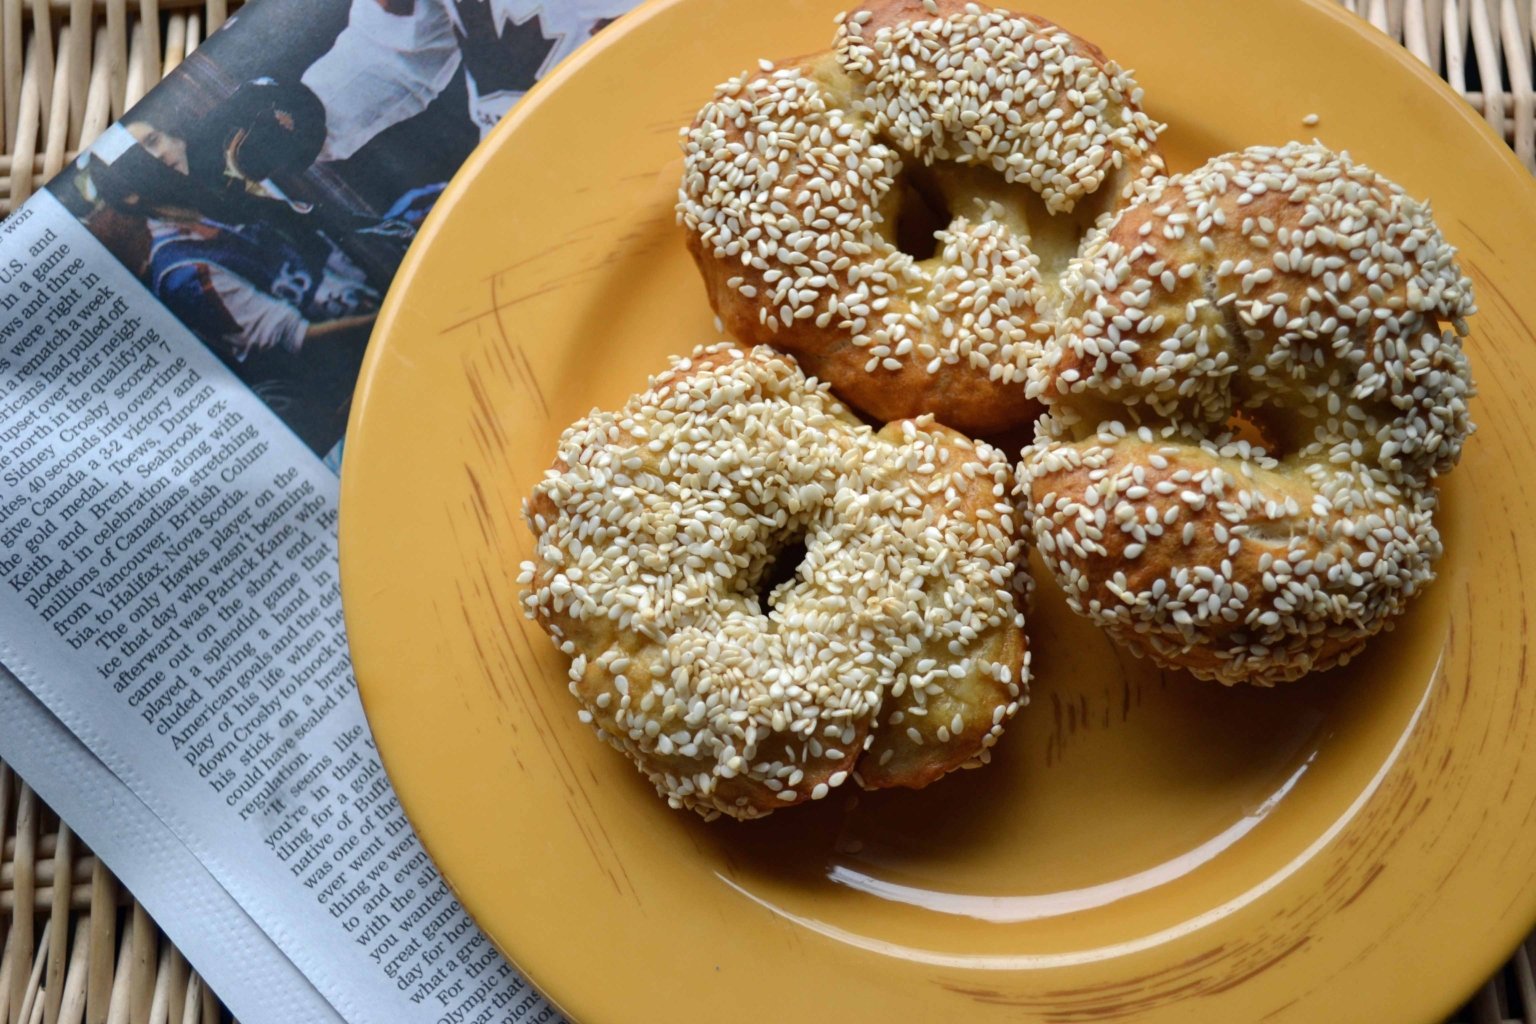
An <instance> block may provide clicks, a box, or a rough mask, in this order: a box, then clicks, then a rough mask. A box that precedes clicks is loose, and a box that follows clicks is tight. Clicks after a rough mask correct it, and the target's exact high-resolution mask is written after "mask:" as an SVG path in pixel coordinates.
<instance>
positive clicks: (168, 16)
mask: <svg viewBox="0 0 1536 1024" xmlns="http://www.w3.org/2000/svg"><path fill="white" fill-rule="evenodd" d="M1338 2H1340V3H1341V4H1342V5H1343V6H1345V7H1347V8H1348V9H1350V10H1351V11H1354V12H1355V13H1357V14H1359V15H1360V16H1362V17H1364V18H1367V19H1368V20H1369V21H1370V22H1371V24H1373V25H1375V26H1376V27H1377V28H1378V29H1380V30H1381V31H1383V32H1386V33H1387V34H1389V35H1390V36H1391V37H1392V38H1393V39H1396V40H1398V41H1400V42H1401V43H1403V45H1405V46H1406V47H1407V48H1408V49H1409V50H1410V51H1412V52H1413V53H1414V54H1415V55H1416V56H1417V57H1419V58H1420V59H1421V60H1423V61H1424V62H1425V63H1426V64H1428V65H1429V66H1430V67H1432V68H1433V69H1434V70H1435V71H1436V72H1437V73H1439V74H1440V75H1441V76H1442V77H1444V78H1445V79H1446V81H1448V82H1450V84H1451V85H1452V86H1453V87H1454V88H1455V89H1456V90H1457V92H1459V93H1461V94H1462V95H1464V96H1465V97H1466V98H1467V101H1468V102H1469V103H1471V104H1472V106H1473V107H1474V108H1475V109H1477V110H1478V111H1479V112H1480V113H1482V114H1483V115H1484V116H1485V117H1486V118H1487V119H1488V121H1489V123H1490V124H1492V125H1493V127H1494V129H1495V130H1496V131H1499V132H1501V133H1502V134H1503V135H1504V137H1505V138H1506V139H1507V140H1508V141H1509V143H1510V145H1511V146H1512V147H1513V148H1514V150H1515V152H1516V153H1517V154H1518V155H1519V157H1520V159H1521V160H1522V161H1524V163H1525V164H1526V166H1527V167H1529V168H1531V170H1532V171H1533V172H1536V87H1533V86H1536V83H1533V79H1532V65H1533V57H1536V53H1533V49H1532V46H1533V42H1536V36H1533V34H1532V33H1533V27H1536V26H1533V21H1536V0H1520V2H1517V0H1338ZM239 4H240V0H134V2H132V3H130V2H129V0H0V215H3V214H5V213H9V212H10V211H11V210H12V209H14V208H15V207H16V206H17V205H18V204H19V203H21V202H22V201H23V200H24V199H26V197H27V196H29V195H30V194H31V193H32V192H33V191H34V190H35V189H36V188H37V187H38V185H40V184H41V183H42V182H45V181H47V180H48V179H49V178H51V177H52V176H53V175H54V174H56V173H57V172H58V171H59V170H60V169H62V168H63V166H64V165H65V163H66V162H67V161H69V160H71V159H73V158H74V156H75V154H76V152H77V151H78V150H79V148H80V146H81V145H82V143H87V142H89V141H90V140H91V139H94V138H95V137H96V136H97V134H99V133H100V132H101V131H102V130H103V129H104V128H105V127H106V126H107V125H108V124H110V123H111V122H112V121H114V120H116V119H117V118H119V117H121V116H122V114H123V111H124V110H125V109H127V108H128V107H129V106H132V105H133V103H134V102H135V101H136V100H137V99H138V98H139V97H140V96H141V95H143V93H144V92H145V91H146V90H147V89H148V88H149V87H150V86H151V85H153V84H154V83H155V82H158V81H159V80H160V78H161V77H162V76H164V75H165V74H167V73H169V72H170V70H171V69H172V68H174V67H175V66H176V65H177V64H178V63H180V61H181V59H182V58H183V57H184V56H186V54H187V53H188V52H190V51H191V50H192V49H193V48H194V47H195V46H196V45H197V44H198V42H199V41H200V40H201V39H203V38H204V37H205V36H206V35H207V34H208V33H209V32H210V31H212V30H213V29H215V28H217V27H218V26H219V25H220V24H221V23H222V22H223V21H224V20H225V18H226V17H227V16H228V13H229V11H230V10H231V9H232V8H234V7H238V6H239ZM1485 81H1486V82H1489V83H1491V84H1492V86H1493V88H1489V87H1488V86H1485V85H1484V82H1485ZM0 933H3V935H4V946H3V952H0V1024H37V1022H46V1024H54V1022H56V1021H57V1022H65V1024H75V1022H79V1021H90V1022H92V1024H101V1022H111V1024H127V1022H131V1024H149V1022H153V1024H195V1022H202V1021H210V1022H211V1021H221V1020H228V1019H229V1013H228V1011H226V1010H225V1009H224V1008H223V1007H222V1006H221V1005H220V1004H219V1002H218V999H217V997H216V996H215V995H214V993H213V992H212V991H211V990H210V989H209V988H208V987H207V986H206V985H204V984H203V982H202V980H201V979H200V978H199V977H198V976H197V974H196V973H195V972H193V971H192V970H191V969H190V968H189V967H188V965H187V962H186V960H185V959H183V958H182V956H181V954H180V953H179V952H178V951H177V950H176V947H175V946H174V945H172V944H171V943H170V942H169V941H167V940H166V939H165V937H164V936H163V935H161V934H160V932H159V930H158V929H157V928H156V927H155V925H154V922H153V921H151V920H150V918H149V915H148V914H146V913H145V911H144V908H143V907H141V906H140V905H139V904H138V903H137V902H136V901H135V900H134V899H133V897H132V895H131V894H130V893H128V892H126V891H125V890H124V889H123V888H122V887H121V886H120V885H119V884H118V882H117V880H116V879H115V878H113V876H112V873H111V872H110V871H108V870H107V869H106V867H105V866H104V865H103V864H102V863H101V862H100V861H99V860H97V859H96V857H95V856H93V855H92V854H91V852H90V850H88V849H86V848H85V847H84V846H83V845H82V844H81V843H80V842H79V841H78V840H76V839H75V837H74V835H73V833H71V831H70V829H69V826H68V825H67V824H66V823H65V822H63V821H60V820H59V818H58V816H57V815H55V814H54V813H53V812H52V811H50V810H49V809H48V807H47V806H45V805H44V804H43V803H42V802H41V801H40V800H39V799H38V798H37V797H36V795H35V794H34V793H33V792H32V790H31V789H30V788H29V787H28V786H27V784H26V782H25V781H24V780H22V779H20V778H19V777H17V776H16V774H15V773H14V772H13V771H12V770H11V769H10V768H9V767H8V766H7V765H6V764H5V763H4V762H3V761H0ZM1533 958H1536V936H1532V938H1530V939H1527V940H1526V942H1525V943H1524V944H1523V945H1522V947H1521V948H1520V949H1518V950H1516V952H1515V955H1514V957H1513V958H1512V959H1511V960H1510V961H1509V963H1508V964H1506V965H1505V967H1504V969H1503V970H1502V971H1500V973H1499V974H1498V975H1496V976H1495V977H1494V978H1493V979H1491V980H1490V981H1489V982H1488V984H1487V985H1485V986H1484V987H1483V988H1482V989H1481V990H1480V991H1479V992H1478V993H1477V995H1476V996H1475V997H1474V998H1473V1000H1472V1002H1471V1003H1469V1004H1468V1005H1467V1006H1466V1007H1464V1008H1463V1009H1462V1011H1461V1012H1460V1013H1458V1014H1457V1015H1456V1016H1455V1017H1454V1018H1452V1019H1453V1021H1455V1022H1457V1024H1462V1022H1469V1024H1536V979H1533V974H1532V961H1533Z"/></svg>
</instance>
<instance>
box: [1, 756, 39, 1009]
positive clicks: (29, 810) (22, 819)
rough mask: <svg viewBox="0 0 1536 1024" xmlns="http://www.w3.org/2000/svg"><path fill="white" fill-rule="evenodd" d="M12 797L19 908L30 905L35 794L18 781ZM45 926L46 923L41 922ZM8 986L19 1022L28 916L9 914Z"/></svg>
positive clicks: (28, 950)
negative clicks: (15, 794)
mask: <svg viewBox="0 0 1536 1024" xmlns="http://www.w3.org/2000/svg"><path fill="white" fill-rule="evenodd" d="M18 783H19V784H18V786H17V797H16V896H17V902H19V903H20V904H21V905H22V906H23V907H29V906H31V900H32V845H33V842H34V840H35V838H36V835H37V797H36V796H35V795H34V794H33V792H32V788H31V787H30V786H28V785H27V784H26V783H25V782H20V781H19V780H18ZM44 927H45V928H46V927H47V925H44ZM11 942H12V943H13V946H14V948H13V949H12V950H11V987H10V1000H9V1001H10V1007H11V1010H10V1020H11V1024H19V1022H21V1021H23V1020H25V1019H26V1018H25V1017H23V1016H22V1007H23V1004H24V1003H25V1002H26V996H27V985H28V982H29V978H30V977H31V974H32V963H33V956H32V951H33V949H34V948H36V947H35V946H34V945H33V942H32V915H31V914H28V913H13V914H12V915H11Z"/></svg>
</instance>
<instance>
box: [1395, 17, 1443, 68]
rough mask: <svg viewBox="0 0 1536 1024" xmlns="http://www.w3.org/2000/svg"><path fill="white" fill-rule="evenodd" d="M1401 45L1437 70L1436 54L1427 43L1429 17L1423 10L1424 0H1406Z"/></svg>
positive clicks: (1438, 63) (1438, 64)
mask: <svg viewBox="0 0 1536 1024" xmlns="http://www.w3.org/2000/svg"><path fill="white" fill-rule="evenodd" d="M1403 45H1404V46H1406V47H1408V52H1409V53H1411V54H1413V55H1414V56H1415V57H1417V58H1419V60H1421V61H1423V62H1424V63H1425V64H1427V65H1428V66H1429V67H1430V68H1431V69H1432V70H1435V71H1438V70H1439V66H1440V62H1439V60H1438V59H1437V54H1435V53H1434V52H1433V51H1432V50H1431V49H1430V45H1429V17H1428V14H1427V12H1426V11H1425V10H1424V0H1407V11H1406V12H1405V13H1404V15H1403Z"/></svg>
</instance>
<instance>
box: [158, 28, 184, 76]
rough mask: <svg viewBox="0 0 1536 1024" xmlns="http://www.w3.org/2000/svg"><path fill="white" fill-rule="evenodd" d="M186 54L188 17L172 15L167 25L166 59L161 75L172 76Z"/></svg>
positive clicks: (162, 64) (161, 68)
mask: <svg viewBox="0 0 1536 1024" xmlns="http://www.w3.org/2000/svg"><path fill="white" fill-rule="evenodd" d="M186 54H187V16H186V15H185V14H181V13H176V14H172V15H171V16H170V17H169V18H167V19H166V23H165V58H164V60H162V61H161V64H160V73H161V74H162V75H168V74H170V73H171V72H172V71H173V70H175V68H176V65H178V64H180V63H181V61H182V58H184V57H185V56H186Z"/></svg>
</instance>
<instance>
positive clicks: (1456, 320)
mask: <svg viewBox="0 0 1536 1024" xmlns="http://www.w3.org/2000/svg"><path fill="white" fill-rule="evenodd" d="M1068 292H1069V295H1070V296H1071V300H1072V301H1071V304H1070V307H1069V316H1068V319H1067V320H1066V321H1065V323H1064V327H1063V330H1062V332H1061V334H1060V336H1059V338H1058V339H1057V342H1056V343H1055V344H1053V345H1052V347H1051V350H1050V351H1049V352H1048V353H1047V356H1046V358H1045V359H1043V360H1042V361H1041V363H1040V366H1039V368H1038V369H1037V380H1036V384H1035V388H1036V390H1037V391H1038V392H1039V393H1040V394H1041V395H1043V396H1044V397H1045V399H1046V401H1047V403H1048V404H1049V406H1050V414H1049V415H1048V416H1047V417H1045V418H1044V419H1043V420H1042V421H1041V423H1040V425H1039V429H1038V431H1037V437H1036V443H1035V444H1034V445H1033V446H1031V448H1030V449H1029V450H1028V451H1027V452H1026V456H1025V463H1026V465H1025V472H1026V474H1027V477H1028V480H1029V483H1028V488H1029V491H1030V495H1031V503H1032V508H1033V519H1034V528H1035V535H1036V539H1037V542H1038V543H1039V545H1040V550H1041V553H1042V556H1043V558H1044V560H1045V562H1046V564H1047V565H1048V566H1049V567H1050V568H1051V570H1052V571H1053V573H1054V574H1055V575H1056V576H1057V578H1058V580H1059V581H1060V582H1062V584H1063V587H1064V589H1065V590H1066V592H1067V595H1068V600H1069V602H1071V604H1072V605H1073V607H1074V608H1075V609H1076V610H1078V611H1079V612H1082V613H1083V614H1086V615H1089V616H1090V617H1092V618H1093V619H1094V620H1095V621H1096V622H1098V623H1100V624H1101V625H1103V626H1104V627H1105V628H1107V629H1108V630H1109V631H1110V632H1111V633H1112V634H1113V635H1114V636H1115V637H1116V639H1117V640H1119V641H1120V642H1122V643H1124V644H1126V645H1127V646H1129V647H1130V648H1131V649H1132V650H1136V651H1140V652H1143V653H1147V654H1149V655H1151V656H1152V657H1154V658H1155V659H1156V660H1158V661H1159V662H1161V663H1163V664H1166V665H1170V666H1173V667H1182V668H1187V669H1189V670H1191V671H1192V672H1194V673H1195V674H1196V675H1199V676H1203V677H1206V678H1214V679H1219V680H1221V681H1223V682H1228V683H1231V682H1240V681H1247V682H1254V683H1261V684H1267V683H1273V682H1278V681H1283V680H1287V679H1294V678H1296V677H1298V676H1300V675H1303V674H1305V673H1307V672H1309V671H1314V670H1318V669H1323V668H1328V667H1330V666H1332V665H1335V664H1340V663H1342V662H1344V661H1347V660H1348V659H1349V658H1350V657H1351V656H1352V655H1353V654H1354V653H1356V652H1357V651H1358V650H1359V649H1360V648H1361V647H1362V646H1363V645H1364V643H1365V641H1366V639H1367V638H1368V637H1370V636H1371V635H1373V634H1375V633H1377V632H1379V631H1381V630H1383V629H1386V628H1389V627H1390V625H1391V623H1392V621H1393V620H1394V618H1395V617H1396V616H1397V615H1398V614H1400V613H1401V612H1402V610H1403V609H1404V607H1406V605H1407V603H1408V602H1409V600H1411V598H1412V597H1413V596H1414V595H1415V594H1417V593H1418V592H1419V591H1420V590H1421V589H1422V588H1423V587H1424V586H1425V585H1426V584H1427V583H1428V582H1429V580H1430V579H1432V578H1433V564H1434V562H1435V560H1436V559H1437V558H1438V557H1439V555H1440V552H1441V544H1440V537H1439V533H1438V532H1437V531H1436V529H1435V526H1434V522H1433V513H1434V509H1435V504H1436V502H1435V490H1434V481H1435V478H1436V477H1437V475H1439V474H1441V473H1444V472H1447V471H1449V470H1450V468H1451V467H1452V466H1453V465H1454V464H1455V462H1456V459H1457V457H1458V456H1459V453H1460V450H1461V445H1462V442H1463V440H1464V439H1465V438H1466V436H1467V435H1468V434H1469V433H1470V431H1471V423H1470V420H1469V419H1468V416H1467V400H1468V398H1469V397H1470V396H1471V394H1472V384H1471V378H1470V374H1469V372H1468V367H1467V362H1466V357H1465V355H1464V353H1463V352H1462V348H1461V342H1460V337H1459V335H1460V334H1462V333H1464V331H1465V323H1464V319H1465V317H1466V316H1468V315H1469V314H1470V313H1471V312H1472V310H1473V305H1472V299H1471V286H1470V282H1468V281H1467V280H1466V279H1465V278H1464V277H1462V275H1461V272H1460V270H1459V269H1458V268H1457V267H1456V264H1455V250H1454V249H1453V248H1452V247H1451V246H1450V245H1449V244H1448V243H1447V242H1446V241H1445V239H1444V238H1443V237H1442V236H1441V235H1440V233H1439V231H1438V229H1437V228H1436V227H1435V225H1434V222H1433V220H1432V218H1431V217H1430V216H1429V212H1428V209H1427V208H1426V207H1424V206H1422V205H1421V204H1419V203H1416V202H1415V201H1413V200H1412V199H1410V198H1409V197H1407V196H1406V195H1404V194H1403V192H1402V190H1401V189H1399V188H1398V187H1397V186H1395V185H1393V184H1392V183H1391V182H1389V181H1387V180H1386V179H1384V178H1382V177H1380V176H1379V175H1377V174H1376V173H1375V172H1373V171H1371V170H1370V169H1368V168H1365V167H1362V166H1361V165H1358V164H1355V163H1353V162H1352V161H1350V160H1349V159H1348V158H1347V157H1344V156H1341V155H1339V154H1335V153H1331V152H1329V151H1327V150H1325V149H1323V148H1322V147H1320V146H1301V145H1296V144H1292V145H1288V146H1286V147H1282V148H1280V149H1266V148H1261V147H1255V148H1254V149H1251V150H1247V151H1244V152H1242V153H1235V154H1227V155H1224V156H1221V157H1217V158H1215V159H1213V160H1212V161H1211V162H1210V163H1209V164H1207V165H1206V166H1205V167H1203V168H1200V169H1198V170H1196V171H1193V172H1191V173H1190V174H1188V175H1179V176H1175V177H1174V178H1171V179H1168V180H1166V181H1165V182H1161V183H1158V184H1156V185H1154V186H1153V187H1151V188H1149V189H1148V191H1147V192H1146V193H1145V194H1144V195H1143V196H1141V197H1138V199H1137V200H1136V201H1135V203H1134V204H1133V205H1132V206H1131V207H1130V208H1128V209H1127V210H1125V211H1124V213H1122V214H1121V215H1120V217H1118V218H1117V219H1116V220H1115V221H1114V222H1113V223H1112V224H1111V225H1109V227H1108V228H1107V229H1106V230H1105V231H1104V232H1102V234H1100V235H1099V236H1098V237H1097V238H1096V239H1095V240H1094V241H1093V242H1092V243H1091V244H1090V245H1089V247H1088V251H1087V254H1086V257H1085V259H1084V260H1083V261H1082V262H1081V263H1080V264H1078V265H1077V266H1076V267H1075V268H1074V272H1073V274H1072V275H1071V277H1070V279H1069V281H1068ZM1442 324H1447V325H1450V326H1451V327H1452V328H1453V330H1450V331H1443V330H1442ZM1242 421H1246V425H1245V423H1244V422H1242ZM1255 432H1256V433H1257V434H1258V435H1259V436H1258V437H1257V438H1255V437H1254V436H1253V434H1254V433H1255Z"/></svg>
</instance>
